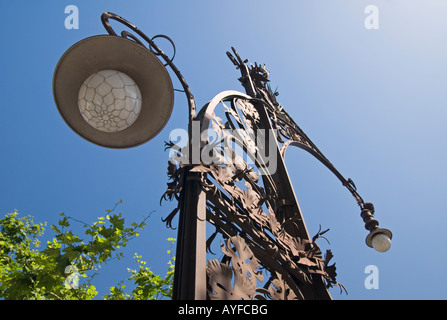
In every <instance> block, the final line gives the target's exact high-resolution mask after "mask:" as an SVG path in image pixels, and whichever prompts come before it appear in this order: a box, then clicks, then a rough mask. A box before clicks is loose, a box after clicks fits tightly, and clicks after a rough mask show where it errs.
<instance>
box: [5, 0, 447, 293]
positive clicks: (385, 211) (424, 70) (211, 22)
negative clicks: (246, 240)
mask: <svg viewBox="0 0 447 320" xmlns="http://www.w3.org/2000/svg"><path fill="white" fill-rule="evenodd" d="M371 4H372V5H375V6H377V8H378V10H379V29H377V30H368V29H366V28H365V26H364V21H365V19H366V18H367V14H365V12H364V10H365V7H366V6H368V5H371ZM68 5H76V6H77V7H78V8H79V29H77V30H68V29H66V28H65V26H64V20H65V18H66V17H67V14H65V13H64V10H65V7H66V6H68ZM104 11H111V12H114V13H116V14H118V15H121V16H122V17H124V18H126V19H127V20H130V21H131V22H132V23H134V24H135V25H137V26H138V27H139V29H141V30H142V31H143V32H145V33H146V34H147V35H150V36H153V35H156V34H166V35H168V36H169V37H171V38H172V39H173V41H174V42H175V45H176V48H177V54H176V57H175V60H174V63H175V64H176V66H177V67H178V68H179V69H180V71H181V72H182V74H183V75H184V77H185V78H186V80H187V82H188V84H189V86H190V88H191V90H192V92H193V94H194V96H195V98H196V101H197V105H198V107H201V106H203V105H204V104H205V103H206V102H207V101H209V100H211V99H212V98H213V97H214V96H215V95H216V94H218V93H219V92H221V91H224V90H239V91H243V88H242V87H241V86H240V84H239V82H238V80H237V78H238V77H239V73H238V71H237V70H235V69H234V67H233V65H232V63H231V62H230V61H229V60H228V58H227V57H226V54H225V52H226V51H227V50H229V49H230V48H231V46H234V47H235V48H236V49H237V50H238V51H239V53H240V55H241V56H242V57H243V58H248V59H249V60H250V61H251V62H258V63H265V64H266V65H267V68H268V69H269V71H270V79H271V85H272V87H273V88H276V87H277V88H278V91H279V93H280V95H279V96H278V101H279V102H280V103H281V104H282V105H283V106H284V107H285V109H286V110H287V112H288V113H289V114H290V115H291V116H292V117H293V118H294V120H295V122H297V123H298V125H300V126H301V128H302V129H303V130H304V131H305V132H306V133H307V135H308V136H309V137H310V138H311V139H312V140H313V142H314V143H315V144H316V145H317V146H318V147H319V149H320V150H321V151H322V152H323V153H324V154H325V155H326V157H327V158H329V160H330V161H331V162H332V163H333V164H334V165H335V166H336V167H337V169H338V170H339V171H340V172H341V173H342V174H343V175H344V176H345V177H346V178H348V177H350V178H352V179H353V180H354V182H355V183H356V185H357V187H358V191H359V193H360V194H361V195H362V197H363V198H364V199H365V201H371V202H373V203H374V205H375V207H376V218H377V219H378V220H379V221H380V226H382V227H385V228H389V229H390V230H392V232H393V235H394V238H393V244H392V248H391V250H390V251H389V252H387V253H385V254H380V253H377V252H375V251H374V250H372V249H370V248H368V247H367V246H366V245H365V243H364V239H365V237H366V235H367V231H366V230H365V229H364V227H363V222H362V220H361V218H360V212H359V209H358V207H357V205H356V203H355V201H354V199H353V198H352V197H351V195H350V194H349V192H348V191H347V190H346V189H345V188H344V187H343V186H342V185H341V184H340V182H339V181H338V180H337V179H336V177H335V176H333V175H332V173H331V172H330V171H329V170H327V169H326V168H325V167H324V166H323V165H321V164H320V163H319V162H318V161H317V160H316V159H314V158H313V157H312V156H311V155H309V154H306V153H305V152H304V151H302V150H299V149H289V150H288V152H287V155H286V164H287V165H288V170H289V173H290V176H291V179H292V182H293V185H294V188H295V192H296V194H297V198H298V201H299V203H300V206H301V209H302V211H303V214H304V218H305V221H306V224H307V226H308V229H309V233H310V234H312V235H313V234H315V233H316V232H317V231H318V228H319V225H320V224H321V225H322V227H323V228H330V229H331V230H330V232H329V233H328V234H327V236H328V239H329V240H330V245H327V244H325V243H324V242H323V243H321V245H322V247H323V248H324V249H326V248H329V249H331V250H332V251H333V253H334V262H336V266H337V273H338V280H339V281H340V282H341V283H342V284H343V285H344V286H345V287H346V288H347V290H348V292H349V294H348V295H339V293H338V288H335V289H333V290H332V291H331V293H332V296H333V298H334V299H446V298H447V296H446V293H445V290H444V288H445V286H446V285H447V283H446V280H445V277H444V276H443V275H444V273H445V265H446V262H447V261H446V259H445V258H444V253H445V244H446V242H447V236H446V233H445V230H444V229H445V222H446V212H445V205H444V201H445V199H446V198H447V188H446V185H445V181H446V177H447V170H446V166H445V158H446V155H447V154H446V148H445V146H446V137H447V129H446V125H445V122H446V120H447V91H446V89H445V88H446V84H447V58H446V57H447V45H446V43H447V33H446V32H445V31H446V28H447V19H446V16H447V2H445V1H442V0H437V1H435V0H427V1H415V0H405V1H404V0H388V1H384V0H371V1H370V0H368V1H363V0H357V1H353V0H344V1H342V0H336V1H296V0H294V1H291V0H290V1H286V0H281V1H274V2H273V1H265V0H258V1H246V0H244V1H225V2H223V1H221V2H217V1H188V2H186V1H169V2H168V1H127V2H123V1H115V0H109V1H94V2H93V3H92V1H55V0H53V1H49V0H41V1H34V2H31V1H2V2H1V3H0V17H1V19H0V27H1V30H3V31H4V32H3V35H2V37H3V46H2V50H1V51H0V63H1V67H2V74H3V81H2V85H1V87H0V88H1V91H0V92H1V95H2V103H1V110H2V112H1V116H0V150H1V152H2V153H1V157H0V213H1V215H2V216H3V215H4V214H6V213H8V212H11V211H13V210H14V209H17V210H18V211H19V212H21V213H22V214H30V215H32V216H34V218H35V220H36V221H48V223H49V224H52V223H57V220H58V218H59V213H61V212H65V213H66V214H67V215H69V216H72V217H75V218H77V219H79V220H84V221H94V220H95V218H96V217H98V216H101V215H104V214H105V210H106V209H111V208H112V207H113V206H114V204H115V203H116V202H118V201H119V200H120V199H122V200H123V204H122V205H120V206H119V207H118V210H119V212H122V213H123V215H124V216H125V217H126V218H127V220H128V221H129V222H131V221H139V220H141V219H142V218H143V217H144V216H146V215H148V214H149V213H150V212H152V211H154V210H155V212H154V213H153V214H152V215H151V218H150V219H149V221H148V226H147V227H146V228H145V230H144V232H142V235H141V236H140V237H139V238H137V239H135V240H133V241H132V242H131V243H130V244H129V246H128V247H127V248H126V250H125V255H126V257H127V258H126V259H124V260H121V261H111V262H110V263H109V264H108V265H107V266H105V267H104V268H103V269H102V270H101V275H100V276H98V277H97V278H95V281H97V283H96V284H97V286H98V289H99V291H100V295H103V294H105V293H107V292H106V291H105V288H107V287H108V286H112V285H114V284H116V283H117V282H119V281H120V280H122V279H124V278H125V277H126V276H127V271H126V267H135V266H136V265H135V264H134V262H133V259H132V256H133V253H134V252H138V253H139V254H141V255H142V256H143V259H146V260H147V261H148V264H149V266H151V268H152V269H153V270H154V271H155V272H157V273H165V272H166V270H167V265H166V262H167V258H168V256H167V254H166V250H168V249H170V244H169V243H168V242H167V241H166V240H165V239H166V238H168V237H176V231H173V230H170V229H166V227H165V225H164V223H163V222H161V218H163V217H166V215H167V214H169V212H171V210H172V209H173V208H174V206H175V204H174V203H169V202H164V203H163V205H162V206H160V205H159V199H160V197H161V195H162V194H163V192H164V189H165V186H166V182H167V176H166V166H167V161H168V153H167V152H165V151H163V150H164V141H166V140H167V139H168V137H169V133H170V132H171V131H172V130H173V129H176V128H186V126H187V123H186V117H187V103H186V99H185V98H184V95H183V93H181V92H176V93H175V106H174V111H173V114H172V116H171V119H170V120H169V122H168V124H167V126H166V127H165V128H164V130H163V131H162V132H161V133H160V134H159V135H158V136H157V137H156V138H154V139H153V140H151V141H150V142H149V143H147V144H145V145H142V146H139V147H136V148H133V149H126V150H113V149H106V148H102V147H98V146H96V145H93V144H91V143H89V142H87V141H85V140H83V139H82V138H80V137H79V136H78V135H77V134H75V133H74V132H73V131H71V129H70V128H69V127H68V126H67V125H66V124H65V123H64V121H63V119H62V118H61V117H60V116H59V113H58V111H57V109H56V106H55V104H54V101H53V95H52V77H53V72H54V68H55V66H56V64H57V62H58V60H59V58H60V56H61V55H62V54H63V52H64V51H65V50H67V49H68V48H69V47H70V46H71V45H72V44H74V43H75V42H77V41H79V40H81V39H83V38H86V37H89V36H92V35H97V34H105V30H104V29H103V27H102V24H101V21H100V16H101V13H102V12H104ZM163 45H166V46H167V43H161V42H160V46H163ZM167 48H168V47H167ZM166 51H169V49H166ZM173 84H174V87H175V88H180V84H179V82H178V81H177V80H176V79H175V78H174V77H173ZM323 241H324V240H323ZM211 258H213V257H211ZM368 265H375V266H377V268H378V270H379V289H370V290H368V289H366V288H365V285H364V281H365V278H366V277H367V274H365V268H366V267H367V266H368Z"/></svg>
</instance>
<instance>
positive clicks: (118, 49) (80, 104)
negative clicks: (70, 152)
mask: <svg viewBox="0 0 447 320" xmlns="http://www.w3.org/2000/svg"><path fill="white" fill-rule="evenodd" d="M148 75H149V76H148ZM53 92H54V100H55V102H56V106H57V108H58V110H59V112H60V114H61V116H62V118H63V119H64V120H65V122H66V123H67V124H68V125H69V126H70V127H71V128H72V129H73V130H74V131H75V132H76V133H78V134H79V135H80V136H81V137H83V138H84V139H86V140H88V141H90V142H93V143H96V144H98V145H100V146H104V147H109V148H129V147H135V146H138V145H141V144H143V143H145V142H147V141H149V140H150V139H152V138H153V137H155V136H156V135H157V134H158V133H159V132H160V131H161V130H162V129H163V127H164V126H165V125H166V123H167V122H168V119H169V117H170V115H171V112H172V108H173V105H174V90H173V87H172V82H171V78H170V77H169V74H168V72H167V71H166V68H165V67H164V66H163V64H162V63H161V61H160V60H159V59H158V58H157V57H156V56H155V54H153V53H152V52H150V51H149V50H147V49H145V48H143V47H142V46H141V45H140V44H138V43H136V42H134V41H130V40H128V39H125V38H122V37H116V36H111V35H101V36H94V37H90V38H87V39H84V40H81V41H79V42H78V43H76V44H74V45H73V46H72V47H71V48H69V49H68V50H67V51H66V52H65V53H64V54H63V55H62V57H61V59H60V60H59V63H58V64H57V66H56V69H55V72H54V78H53Z"/></svg>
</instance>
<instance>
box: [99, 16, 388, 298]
mask: <svg viewBox="0 0 447 320" xmlns="http://www.w3.org/2000/svg"><path fill="white" fill-rule="evenodd" d="M109 19H112V20H116V21H118V22H119V23H121V24H123V25H125V26H126V27H127V28H129V29H130V30H131V31H133V32H134V33H135V34H136V35H134V34H132V33H130V32H128V31H123V32H122V33H121V36H122V37H124V38H126V39H129V40H131V41H135V42H136V43H138V44H140V45H142V46H145V45H144V43H143V41H141V40H140V38H141V39H142V40H144V41H145V42H146V43H147V44H148V46H147V47H146V46H145V47H146V49H148V50H150V51H151V52H152V53H154V54H155V55H156V56H158V57H159V58H160V59H161V60H162V61H163V62H164V65H165V66H168V67H170V68H171V69H172V70H173V72H174V73H175V75H176V76H177V78H178V79H179V81H180V83H181V84H182V86H183V89H184V90H183V91H184V93H185V95H186V98H187V100H188V106H189V122H188V133H189V138H188V139H189V140H188V141H189V143H188V145H187V146H186V147H183V148H180V147H178V146H176V145H175V144H174V143H172V142H168V143H166V145H167V148H170V149H171V150H174V151H175V152H174V155H175V157H174V158H175V161H174V160H173V159H171V160H170V161H169V164H168V177H169V180H170V181H169V182H168V184H167V190H166V192H165V193H164V194H163V196H162V199H166V200H174V199H175V200H177V201H178V207H177V208H176V209H175V210H173V211H172V212H171V213H170V214H169V215H168V216H167V217H166V218H165V219H164V221H165V222H166V225H167V226H168V227H171V228H172V225H173V219H174V218H175V217H176V216H177V214H179V223H178V229H179V234H178V239H177V253H176V272H175V279H174V299H230V300H239V299H244V300H252V299H275V300H292V299H331V296H330V293H329V291H328V289H329V288H330V287H333V286H339V287H340V290H341V291H343V290H344V287H343V286H342V285H341V284H340V283H339V282H338V281H337V280H336V268H335V264H330V263H331V259H332V258H333V255H332V252H331V251H330V250H327V251H326V252H325V253H324V254H323V252H322V251H321V250H320V248H319V246H318V244H317V241H318V239H320V238H323V239H326V238H325V237H324V236H323V235H324V234H325V233H326V232H327V231H328V230H325V231H321V229H320V231H319V232H318V233H317V234H316V235H315V236H313V237H310V235H309V234H308V231H307V228H306V225H305V222H304V219H303V215H302V213H301V209H300V207H299V205H298V201H297V199H296V196H295V192H294V190H293V187H292V184H291V181H290V178H289V175H288V172H287V169H286V166H285V164H284V155H285V152H286V149H287V148H288V147H289V146H291V145H292V146H297V147H300V148H302V149H304V150H306V151H308V152H310V153H311V154H312V155H313V156H314V157H316V158H317V159H318V160H319V161H321V162H322V163H323V164H324V165H325V166H326V167H327V168H328V169H329V170H331V171H332V172H333V173H334V174H335V175H336V176H337V178H338V179H339V180H340V181H341V182H342V184H343V185H344V186H345V187H346V188H347V189H348V190H349V191H350V192H351V194H352V195H353V197H354V198H355V200H356V202H357V204H358V205H359V206H360V208H361V209H362V218H363V219H364V221H365V227H366V228H367V229H368V230H370V232H371V233H370V236H369V240H368V239H367V244H368V245H370V246H371V238H372V236H373V235H374V234H375V233H380V232H382V233H385V231H387V230H385V231H384V230H383V229H378V222H377V221H376V220H375V219H374V218H373V214H374V209H373V206H372V204H370V203H365V202H364V201H363V199H362V198H361V197H360V195H359V194H358V193H357V189H356V186H355V184H354V183H353V181H352V180H351V179H345V178H344V177H343V176H342V175H341V174H340V173H339V172H338V171H337V170H336V169H335V167H334V166H333V165H332V164H331V163H330V161H329V160H328V159H327V158H326V157H325V156H324V155H323V153H322V152H321V151H320V150H319V149H318V148H317V147H316V146H315V144H314V143H313V142H312V141H311V140H310V139H309V137H308V136H307V135H306V134H305V133H304V131H303V130H302V129H301V128H300V127H299V126H298V125H297V124H296V123H295V122H294V121H293V119H292V118H291V117H290V116H289V115H288V113H287V112H286V111H285V110H284V108H283V107H282V106H281V105H280V104H279V103H278V102H277V99H276V97H277V95H278V93H277V92H274V91H273V90H271V87H270V86H269V83H268V82H269V73H268V71H267V69H266V68H265V66H261V65H258V64H256V63H255V64H254V65H251V66H248V64H247V63H248V60H243V59H241V58H240V56H239V54H238V53H237V52H236V50H235V49H234V48H232V52H227V56H228V57H229V59H230V60H231V62H232V63H233V64H234V65H235V66H236V68H237V69H239V70H240V72H241V77H240V78H239V80H240V82H241V83H242V86H243V87H244V89H245V91H246V92H245V93H241V92H237V91H224V92H222V93H220V94H218V95H217V96H215V97H214V98H213V99H212V100H211V101H210V102H209V103H207V104H206V105H205V106H204V107H203V108H202V109H201V110H200V111H198V112H197V110H196V103H195V99H194V97H193V95H192V93H191V90H190V89H189V87H188V85H187V83H186V81H185V79H184V78H183V76H182V75H181V73H180V72H179V70H178V69H177V68H176V66H175V65H174V63H173V57H174V55H175V46H174V43H173V41H172V40H171V39H170V38H169V37H167V36H165V35H157V36H155V37H152V38H149V37H148V36H146V35H145V34H144V33H143V32H141V31H140V30H139V29H138V28H137V27H135V26H134V25H132V24H131V23H130V22H128V21H127V20H125V19H123V18H121V17H119V16H117V15H115V14H113V13H109V12H106V13H104V14H103V15H102V22H103V25H104V27H105V28H106V30H107V31H108V33H109V34H110V35H114V36H117V34H116V32H115V31H114V29H113V28H112V27H111V25H110V22H109ZM157 38H164V39H167V40H168V41H169V42H170V43H171V44H172V46H173V49H174V55H173V57H171V58H169V57H168V56H167V55H166V54H165V53H164V52H163V51H162V50H161V49H160V48H159V47H158V46H157V44H156V43H155V42H154V40H155V39H157ZM209 132H211V133H212V134H208V133H209ZM197 136H198V138H197ZM202 156H206V157H205V158H206V159H205V158H204V157H202ZM205 221H207V222H209V223H210V224H211V225H213V226H214V228H215V232H214V233H213V234H212V235H211V236H209V237H208V239H207V240H206V241H205V239H206V236H205V226H204V225H205ZM218 234H219V235H221V237H222V239H223V240H222V242H221V251H222V253H223V258H222V259H221V260H220V261H218V260H217V259H214V260H210V261H208V262H206V261H205V249H206V250H207V251H209V252H210V251H211V247H212V244H213V242H214V240H215V239H216V236H217V235H218ZM390 235H391V234H390ZM205 242H206V243H205Z"/></svg>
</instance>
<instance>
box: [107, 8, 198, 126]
mask: <svg viewBox="0 0 447 320" xmlns="http://www.w3.org/2000/svg"><path fill="white" fill-rule="evenodd" d="M109 19H112V20H116V21H118V22H119V23H121V24H123V25H125V26H126V27H128V28H129V29H131V30H132V31H134V32H135V33H136V34H137V35H139V36H140V37H141V38H142V39H143V40H144V41H146V42H147V43H148V44H149V48H148V49H149V50H150V51H151V52H153V53H154V54H155V55H157V56H160V57H161V58H162V59H163V60H164V61H165V62H166V63H165V66H166V65H168V66H169V67H170V68H171V69H172V71H174V73H175V75H176V76H177V78H178V79H179V81H180V83H181V84H182V87H183V90H184V92H185V95H186V98H187V100H188V107H189V117H190V120H192V119H194V118H195V116H196V109H197V108H196V102H195V99H194V96H193V94H192V92H191V90H190V88H189V86H188V84H187V83H186V81H185V79H184V78H183V75H182V74H181V73H180V71H179V70H178V69H177V67H176V66H175V65H174V63H173V62H172V60H173V59H174V56H175V45H174V42H173V41H172V40H171V38H169V37H168V36H165V35H156V36H154V37H152V38H149V37H148V36H147V35H146V34H144V33H143V32H142V31H141V30H140V29H138V28H137V27H136V26H134V25H133V24H132V23H130V22H129V21H127V20H126V19H124V18H122V17H120V16H118V15H116V14H114V13H111V12H104V13H103V14H102V15H101V21H102V24H103V26H104V28H105V29H106V31H107V32H108V33H109V34H110V35H112V36H118V35H117V34H116V32H115V31H114V30H113V28H112V26H111V25H110V22H109ZM121 36H122V37H123V38H127V39H129V38H130V39H131V40H133V41H135V42H137V43H138V44H140V45H142V46H144V44H143V43H142V42H141V41H140V40H139V39H138V38H137V37H136V36H134V35H133V34H131V33H129V32H127V31H122V32H121ZM156 38H164V39H167V40H168V41H169V42H170V43H171V44H172V46H173V48H174V54H173V56H172V58H169V57H168V56H167V55H166V54H165V53H164V52H163V50H161V49H160V47H158V46H157V44H156V43H155V42H154V41H153V40H154V39H156ZM144 47H145V46H144Z"/></svg>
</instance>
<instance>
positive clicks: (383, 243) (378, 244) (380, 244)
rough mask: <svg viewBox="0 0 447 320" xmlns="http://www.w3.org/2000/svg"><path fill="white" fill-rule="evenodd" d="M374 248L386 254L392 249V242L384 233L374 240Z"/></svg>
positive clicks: (376, 236) (377, 235)
mask: <svg viewBox="0 0 447 320" xmlns="http://www.w3.org/2000/svg"><path fill="white" fill-rule="evenodd" d="M371 242H372V246H373V248H374V249H375V250H376V251H379V252H385V251H388V250H389V249H390V248H391V240H390V238H388V236H387V235H385V234H383V233H378V234H376V235H375V236H374V237H373V238H372V240H371Z"/></svg>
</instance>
